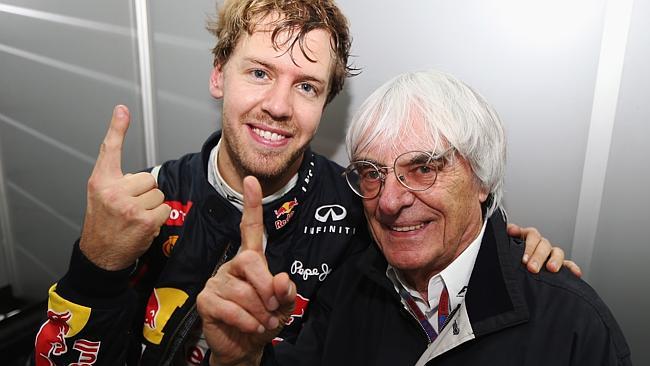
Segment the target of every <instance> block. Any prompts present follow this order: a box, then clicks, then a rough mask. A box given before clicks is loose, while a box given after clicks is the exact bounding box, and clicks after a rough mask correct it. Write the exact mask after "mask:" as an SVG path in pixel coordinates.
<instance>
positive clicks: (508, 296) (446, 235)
mask: <svg viewBox="0 0 650 366" xmlns="http://www.w3.org/2000/svg"><path fill="white" fill-rule="evenodd" d="M347 146H348V151H349V153H350V158H351V161H352V163H351V164H350V165H349V167H348V168H347V170H346V172H345V175H346V178H347V180H348V183H349V185H350V187H351V188H352V190H353V191H354V192H355V193H356V194H357V195H359V196H360V197H362V198H363V205H364V210H365V215H366V219H367V222H368V226H369V229H370V232H371V234H372V237H373V239H374V243H375V245H371V246H370V247H368V249H367V250H366V251H365V252H363V253H361V254H360V255H358V256H357V257H355V258H354V260H351V261H349V262H348V264H346V265H345V266H343V267H342V268H341V269H340V270H339V271H337V273H335V274H333V275H332V277H331V278H330V279H329V280H328V282H327V283H326V284H324V286H323V288H321V290H320V291H319V294H318V296H317V299H316V301H315V302H314V303H313V304H312V305H311V306H310V314H309V319H308V321H307V322H306V324H305V326H304V329H303V330H302V332H301V334H300V336H299V337H298V340H297V342H296V343H295V345H292V344H288V343H283V344H279V345H278V346H277V347H275V348H274V349H273V350H270V349H269V350H268V352H267V353H266V354H265V357H264V358H263V359H262V358H261V356H262V352H261V345H262V343H263V342H261V341H260V340H261V339H263V338H264V337H267V338H268V337H270V336H271V335H272V333H273V332H267V333H262V332H263V329H260V330H259V331H260V333H262V334H259V335H256V334H254V333H246V332H242V331H241V330H243V329H242V328H240V329H239V330H240V331H239V332H237V330H236V329H234V328H236V327H233V326H230V325H226V324H233V323H234V322H233V321H232V320H229V319H224V318H218V316H219V315H218V314H216V316H215V313H213V312H211V310H210V309H208V308H209V306H206V307H205V309H203V310H201V309H200V310H201V312H202V314H203V316H204V321H205V324H207V325H208V327H207V328H206V325H204V331H205V332H206V335H207V334H210V337H213V339H215V340H217V339H219V340H222V342H216V341H215V342H212V343H211V346H212V350H213V353H214V355H213V361H214V362H215V364H219V365H222V364H257V363H258V362H260V361H261V362H262V363H265V364H281V365H391V366H394V365H413V364H416V363H417V365H425V364H430V365H629V364H630V352H629V349H628V347H627V344H626V341H625V338H624V337H623V335H622V333H621V330H620V329H619V327H618V325H617V323H616V321H615V320H614V318H613V317H612V315H611V313H610V312H609V310H608V309H607V307H606V305H605V304H604V303H603V302H602V300H600V298H599V297H598V295H597V294H596V293H595V292H594V291H593V289H591V288H590V287H589V286H588V285H587V284H586V283H584V282H582V281H581V280H579V279H578V278H576V277H574V276H573V275H571V274H569V273H568V271H561V272H560V273H559V274H550V273H548V272H542V273H540V274H532V273H529V272H527V271H526V270H524V269H523V268H521V266H520V265H519V263H520V258H521V255H522V253H523V245H522V243H521V242H520V241H519V240H517V239H513V238H509V237H508V235H507V233H506V218H505V215H504V212H503V210H502V209H501V208H500V203H501V199H502V196H503V177H504V172H505V156H506V153H505V151H506V148H505V147H506V144H505V135H504V131H503V128H502V125H501V122H500V120H499V118H498V116H497V114H496V113H495V112H494V110H493V109H492V108H491V107H490V106H489V105H488V104H487V103H486V101H485V100H484V99H483V98H482V97H481V96H480V95H479V94H478V93H476V92H475V91H473V90H472V89H470V88H469V87H468V86H466V85H465V84H463V83H462V82H460V81H458V80H457V79H455V78H454V77H452V76H450V75H447V74H444V73H440V72H436V71H429V72H417V73H409V74H404V75H401V76H399V77H397V78H395V79H393V80H391V81H390V82H388V83H387V84H385V85H384V86H382V87H380V88H379V89H378V90H377V91H376V92H374V93H373V94H372V95H371V96H370V97H369V99H368V100H366V102H365V103H364V104H363V106H362V107H361V109H360V110H359V112H358V113H357V115H356V116H355V118H354V120H353V121H352V124H351V126H350V129H349V131H348V138H347ZM246 185H247V187H248V188H247V189H248V195H247V200H248V201H250V202H253V203H254V202H256V201H257V200H258V197H257V196H259V193H256V192H258V190H259V189H258V188H256V185H255V182H254V180H252V179H250V180H248V181H246ZM249 207H250V208H251V209H248V212H247V213H246V214H245V218H246V219H245V220H244V221H243V222H242V228H243V230H244V231H245V232H248V234H247V235H248V237H249V238H250V239H249V241H250V243H247V244H246V245H250V244H251V243H252V246H253V247H254V246H255V244H254V242H255V240H257V239H254V238H253V236H254V232H255V229H254V225H253V224H254V222H255V221H256V219H255V218H254V217H255V210H256V209H255V207H254V204H251V205H250V206H249ZM247 208H248V207H247ZM257 215H259V212H258V213H257ZM249 280H250V281H251V282H252V283H253V287H254V288H257V286H258V284H257V282H256V280H254V279H252V278H249ZM206 290H208V289H207V288H206ZM212 290H214V291H216V292H218V293H219V294H221V295H223V296H229V295H230V294H235V293H236V292H233V291H232V289H231V288H228V286H218V283H217V284H215V285H214V287H213V289H212ZM273 293H274V294H275V296H276V297H277V298H278V299H280V300H281V302H283V303H286V304H288V303H290V302H291V299H292V296H294V295H295V290H294V286H293V285H292V284H291V282H289V281H288V280H287V279H286V278H276V279H274V282H273ZM255 296H258V294H255V293H254V292H253V293H246V292H244V291H240V292H239V293H237V295H235V296H232V297H230V299H231V300H233V301H234V302H235V303H239V304H243V305H242V306H244V307H246V308H247V309H249V311H250V313H251V314H252V315H253V316H257V317H263V316H264V314H263V311H262V307H261V306H257V307H256V306H249V305H248V304H249V303H254V302H255V301H259V300H255V299H254V297H255ZM259 296H261V298H264V294H259ZM199 307H200V308H203V301H202V300H200V301H199ZM287 314H288V313H287V311H286V310H284V309H283V310H281V311H279V312H276V313H275V314H273V315H272V316H277V317H283V316H284V317H286V316H287ZM276 331H277V330H276ZM223 340H226V341H225V342H224V341H223Z"/></svg>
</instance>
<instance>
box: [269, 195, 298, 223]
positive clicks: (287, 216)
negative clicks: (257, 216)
mask: <svg viewBox="0 0 650 366" xmlns="http://www.w3.org/2000/svg"><path fill="white" fill-rule="evenodd" d="M296 206H298V199H297V198H294V199H293V200H291V201H287V202H285V203H283V204H282V206H280V208H278V209H277V210H273V212H274V213H275V218H276V219H277V220H275V229H276V230H279V229H282V228H283V227H284V225H286V224H287V223H289V220H291V218H292V217H293V215H294V213H295V212H294V211H293V209H294V207H296ZM282 216H284V218H282Z"/></svg>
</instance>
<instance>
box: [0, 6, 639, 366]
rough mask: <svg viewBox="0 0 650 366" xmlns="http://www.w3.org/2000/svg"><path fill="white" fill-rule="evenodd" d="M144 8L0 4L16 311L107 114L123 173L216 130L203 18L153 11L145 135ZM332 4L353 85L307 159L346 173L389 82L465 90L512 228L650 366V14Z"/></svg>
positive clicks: (4, 276)
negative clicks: (498, 120) (451, 81)
mask: <svg viewBox="0 0 650 366" xmlns="http://www.w3.org/2000/svg"><path fill="white" fill-rule="evenodd" d="M139 1H141V0H131V1H124V0H123V1H109V0H96V1H93V2H87V1H83V0H58V1H53V0H48V1H45V0H0V215H1V216H0V256H1V259H2V260H1V261H0V286H3V285H5V284H11V285H12V286H13V288H14V290H15V291H16V292H18V293H19V294H21V295H23V296H25V297H27V298H31V299H40V298H43V297H44V296H45V293H46V291H47V288H48V287H49V286H50V285H51V284H52V283H53V282H54V281H56V280H57V279H58V278H59V277H60V276H61V275H62V274H63V273H64V271H65V269H66V266H67V261H68V256H69V253H70V249H71V246H72V243H73V241H74V240H75V239H76V237H77V236H78V235H79V232H80V227H81V224H82V218H83V210H84V207H85V183H86V179H87V177H88V175H89V174H90V171H91V169H92V166H93V164H94V160H95V157H96V153H97V149H98V146H99V143H100V141H101V140H102V138H103V136H104V133H105V129H106V126H107V121H108V119H109V118H110V114H111V110H112V107H113V106H114V105H115V104H118V103H123V104H126V105H128V106H129V108H130V110H131V112H132V125H131V128H130V130H129V134H128V137H127V141H126V147H125V152H124V158H123V159H124V161H123V164H124V169H125V170H131V171H132V170H137V169H139V168H142V167H144V166H145V165H147V158H146V156H145V155H146V153H145V151H146V149H145V147H146V146H148V145H150V144H154V145H155V146H156V147H157V149H156V150H155V156H153V159H154V161H156V162H162V161H164V160H167V159H172V158H175V157H178V156H180V155H181V154H183V153H187V152H192V151H196V150H198V149H199V148H200V146H201V144H202V142H203V140H204V139H205V137H206V136H207V135H208V134H209V133H211V132H212V131H214V130H215V129H216V128H218V127H219V113H220V106H219V104H218V103H216V102H215V101H213V100H212V99H211V98H210V96H209V93H208V90H207V85H208V77H209V73H210V70H211V63H212V58H211V56H210V52H209V50H210V48H211V47H212V44H213V40H212V38H211V36H210V35H209V34H208V33H207V31H205V29H204V25H205V20H206V17H207V16H208V15H210V14H213V12H214V3H213V1H212V0H199V1H192V2H180V1H173V0H157V1H151V2H149V21H148V27H149V29H150V39H148V40H147V41H149V42H150V44H151V66H152V67H151V71H150V72H151V76H152V79H153V91H154V98H153V109H152V110H153V112H154V118H153V121H154V127H155V133H154V135H153V141H151V139H149V138H146V134H145V133H144V127H143V123H142V120H143V114H144V112H143V111H144V110H145V109H147V108H149V106H148V105H147V103H143V102H142V99H141V92H142V88H141V85H140V81H139V80H140V76H141V72H147V71H148V69H146V68H141V67H140V66H139V60H140V58H141V56H142V55H140V54H139V53H138V48H137V41H138V34H137V32H136V28H137V27H136V25H137V23H138V22H141V21H142V20H141V19H139V18H137V17H136V14H135V11H134V5H135V2H139ZM338 2H339V4H340V6H341V7H342V9H343V10H344V12H345V13H346V14H347V15H348V17H349V19H350V22H351V28H352V34H353V36H354V46H353V54H354V57H353V61H354V63H355V64H356V65H357V66H359V67H361V68H362V69H363V72H362V74H361V75H359V76H357V77H354V78H352V79H350V80H349V81H348V83H347V84H346V88H345V90H344V91H343V92H342V94H341V95H340V96H338V97H337V99H336V100H335V101H334V102H333V103H332V105H331V106H329V107H328V109H327V111H326V116H325V119H324V121H323V122H322V124H321V126H320V130H319V132H318V137H317V138H316V139H315V141H314V142H313V147H314V149H315V150H317V151H320V152H322V153H324V154H326V155H328V156H330V157H331V158H333V159H334V160H336V161H338V162H340V163H341V164H345V162H346V160H347V159H346V155H345V151H344V147H343V134H344V129H345V125H346V123H347V121H348V120H349V118H350V117H351V114H352V113H353V111H354V110H355V109H356V108H357V107H358V106H359V104H360V103H361V102H362V100H363V99H364V98H365V97H366V96H367V95H368V94H369V93H370V92H371V91H372V90H373V89H375V88H376V87H377V86H379V85H380V84H381V83H382V82H384V81H385V80H387V79H388V78H389V77H392V76H394V75H395V74H397V73H399V72H402V71H408V70H418V69H425V68H431V67H435V68H438V69H442V70H445V71H448V72H451V73H453V74H455V75H457V76H459V77H460V78H461V79H463V80H465V81H466V82H468V83H469V84H470V85H472V86H474V87H475V88H476V89H477V90H479V91H480V92H481V93H482V94H484V95H485V96H486V97H487V99H488V100H489V101H491V102H492V104H493V105H494V106H495V107H496V109H497V110H498V111H499V113H500V114H501V117H502V118H503V120H504V122H505V124H506V128H507V131H508V138H509V154H508V159H509V162H508V174H507V181H506V198H505V201H506V202H505V204H506V207H507V209H508V211H509V213H510V216H511V220H512V221H514V222H517V223H520V224H522V225H534V226H536V227H538V228H539V229H540V230H541V231H542V232H543V234H544V235H545V236H546V237H548V238H550V239H551V241H552V242H554V243H556V244H557V245H560V246H561V247H563V248H564V249H565V251H566V253H567V256H569V257H570V258H574V259H575V260H576V261H577V262H578V263H579V264H580V265H581V266H582V267H583V268H584V269H585V270H586V272H587V275H586V279H587V280H588V281H589V282H590V284H592V286H593V287H594V288H596V290H597V291H598V292H599V293H600V294H601V296H602V297H603V298H604V299H605V301H606V302H607V303H608V304H609V305H610V307H611V309H612V311H613V312H614V314H615V315H616V317H617V319H618V321H619V323H620V324H621V326H622V328H623V330H624V332H625V333H626V335H627V337H628V341H629V343H630V346H631V348H632V353H633V359H634V362H635V364H637V365H645V364H650V350H649V349H648V347H644V345H645V343H644V342H643V338H642V333H641V332H642V330H645V329H649V328H650V317H648V315H646V312H645V309H647V308H648V307H650V291H648V285H647V283H646V282H647V280H648V278H650V269H649V268H650V267H648V266H647V265H646V263H647V261H648V259H650V239H648V235H647V234H646V228H647V227H649V226H650V214H649V213H648V207H650V193H649V191H648V189H647V186H648V181H649V180H650V164H648V158H650V146H649V145H648V144H647V143H646V141H647V140H648V138H649V137H650V103H648V95H650V70H648V67H647V65H648V64H650V36H649V35H650V24H649V23H648V22H647V21H645V20H646V18H647V14H650V0H618V1H614V0H547V1H544V2H541V1H532V0H490V1H481V0H458V1H442V0H434V1H432V0H411V1H406V2H400V3H399V4H400V5H399V6H396V5H395V2H394V1H389V0H373V1H369V0H339V1H338ZM620 14H622V16H618V15H620ZM626 14H627V16H626ZM612 19H613V20H614V21H612ZM617 19H618V21H616V20H617ZM617 55H618V56H620V57H619V58H620V60H619V61H620V63H616V62H611V61H608V60H610V59H611V58H614V59H616V56H617ZM612 75H613V76H612ZM618 76H620V78H619V77H618ZM608 108H609V109H608ZM608 111H611V113H608ZM590 205H591V206H590ZM116 235H118V233H116Z"/></svg>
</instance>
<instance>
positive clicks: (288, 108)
mask: <svg viewBox="0 0 650 366" xmlns="http://www.w3.org/2000/svg"><path fill="white" fill-rule="evenodd" d="M262 109H263V110H264V111H265V112H266V113H268V114H269V115H270V116H271V117H273V119H276V120H283V119H288V118H291V115H292V112H293V101H292V93H291V86H290V85H286V84H284V83H282V82H280V81H277V82H276V83H274V84H273V87H272V88H270V89H269V90H268V92H267V94H266V96H265V98H264V101H263V103H262Z"/></svg>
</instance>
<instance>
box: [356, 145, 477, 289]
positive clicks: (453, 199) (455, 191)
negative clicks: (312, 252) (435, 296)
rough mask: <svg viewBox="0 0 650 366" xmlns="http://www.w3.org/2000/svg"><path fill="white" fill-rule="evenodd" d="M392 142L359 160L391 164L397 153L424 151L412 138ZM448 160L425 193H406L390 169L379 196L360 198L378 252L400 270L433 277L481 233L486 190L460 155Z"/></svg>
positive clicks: (368, 151)
mask: <svg viewBox="0 0 650 366" xmlns="http://www.w3.org/2000/svg"><path fill="white" fill-rule="evenodd" d="M407 140H408V139H407ZM391 146H392V144H390V143H388V142H387V141H377V142H375V143H373V144H372V146H371V147H370V149H368V150H366V152H365V154H363V156H362V158H368V159H372V160H374V161H377V162H379V163H381V164H382V165H384V166H392V165H393V161H394V160H395V158H396V157H397V156H398V155H399V154H401V153H403V152H406V151H411V150H423V146H422V144H421V143H417V142H414V141H403V142H401V143H400V144H399V146H398V147H397V149H393V148H392V147H391ZM425 149H428V150H430V149H431V147H427V148H425ZM360 157H361V156H360ZM451 161H452V162H453V163H451V164H447V165H446V166H444V168H442V170H441V171H440V172H439V173H438V178H437V180H436V182H435V184H434V185H433V186H432V187H431V188H429V189H428V190H426V191H422V192H412V191H409V190H408V189H406V188H405V187H404V186H402V185H401V184H400V183H399V182H398V181H397V178H396V177H395V175H394V174H393V173H392V172H390V173H389V174H388V175H387V177H386V181H385V184H384V187H383V189H382V191H381V193H380V195H379V196H378V197H376V198H374V199H370V200H368V199H366V200H364V209H365V212H366V217H367V219H368V222H369V225H370V228H371V230H372V233H373V235H374V237H375V239H376V241H377V243H378V245H379V247H380V249H381V251H382V252H383V253H384V256H385V257H386V259H387V260H388V262H389V263H390V264H391V265H392V266H394V267H396V268H398V269H400V270H401V271H403V272H404V273H405V274H409V273H411V274H413V275H416V276H425V277H427V276H432V275H435V274H436V273H438V272H439V271H441V270H442V269H444V268H445V267H446V266H447V265H448V264H449V263H451V261H452V260H453V259H454V258H456V257H457V256H458V255H460V253H462V251H463V250H465V248H466V247H467V246H468V245H469V244H470V243H471V242H472V241H473V240H474V239H475V238H476V236H477V235H478V233H479V231H480V228H481V226H482V219H481V202H483V201H485V199H486V197H487V194H486V193H485V192H483V191H482V190H481V189H480V186H479V185H478V183H477V181H476V179H475V178H474V175H473V173H472V171H471V168H470V166H469V164H468V163H467V162H466V161H465V160H464V159H463V158H462V157H460V155H458V154H456V156H455V158H453V159H452V160H451Z"/></svg>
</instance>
